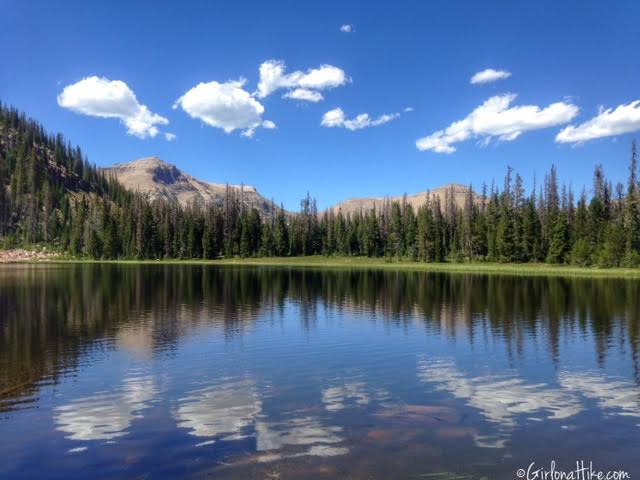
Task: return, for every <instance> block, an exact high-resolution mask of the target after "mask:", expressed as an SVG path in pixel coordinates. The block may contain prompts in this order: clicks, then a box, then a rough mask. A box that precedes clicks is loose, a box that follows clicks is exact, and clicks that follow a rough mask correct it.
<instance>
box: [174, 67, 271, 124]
mask: <svg viewBox="0 0 640 480" xmlns="http://www.w3.org/2000/svg"><path fill="white" fill-rule="evenodd" d="M245 83H246V80H245V79H240V80H231V81H228V82H224V83H219V82H216V81H212V82H208V83H199V84H198V85H196V86H195V87H193V88H192V89H191V90H189V91H188V92H187V93H185V94H184V95H182V96H181V97H180V98H179V99H178V100H177V101H176V103H175V104H174V105H173V108H174V109H175V108H178V107H181V108H182V109H183V110H184V111H185V112H186V113H187V114H188V115H190V116H191V117H192V118H197V119H199V120H202V121H203V122H204V123H206V124H207V125H210V126H212V127H215V128H221V129H222V130H224V131H225V132H226V133H231V132H233V131H234V130H242V131H243V135H244V136H246V137H252V136H253V134H254V132H255V129H256V128H258V127H261V126H262V127H265V128H275V123H273V122H272V121H270V120H262V114H263V113H264V106H263V105H262V104H261V103H260V102H258V101H257V100H256V99H255V98H253V97H252V96H251V94H250V93H249V92H247V91H246V90H245V89H244V88H243V87H244V85H245Z"/></svg>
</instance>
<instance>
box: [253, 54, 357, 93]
mask: <svg viewBox="0 0 640 480" xmlns="http://www.w3.org/2000/svg"><path fill="white" fill-rule="evenodd" d="M286 69H287V67H286V65H285V63H284V62H283V61H281V60H267V61H266V62H263V63H262V64H261V65H260V82H259V83H258V90H257V92H256V95H257V96H258V98H265V97H267V96H269V95H271V94H272V93H273V92H275V91H276V90H279V89H281V88H286V89H289V90H291V92H290V93H291V94H292V95H293V92H294V91H295V90H296V89H304V90H308V91H311V92H316V93H317V92H318V90H327V89H330V88H335V87H339V86H341V85H344V84H345V83H347V82H348V81H349V79H348V78H347V75H346V74H345V72H344V70H342V69H341V68H338V67H334V66H333V65H321V66H320V67H318V68H312V69H310V70H307V71H306V72H303V71H301V70H296V71H295V72H291V73H286ZM297 95H299V96H298V97H297V99H299V100H306V98H302V96H304V95H305V94H303V93H298V94H297ZM306 96H307V97H309V98H311V97H310V96H309V94H308V93H306ZM287 98H296V97H293V96H289V97H287ZM313 98H314V99H315V98H318V97H317V96H313ZM312 101H317V100H312Z"/></svg>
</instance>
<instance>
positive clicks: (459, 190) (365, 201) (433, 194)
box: [331, 183, 478, 215]
mask: <svg viewBox="0 0 640 480" xmlns="http://www.w3.org/2000/svg"><path fill="white" fill-rule="evenodd" d="M468 193H469V187H467V186H464V185H460V184H457V183H452V184H449V185H443V186H441V187H437V188H434V189H432V190H426V191H424V192H420V193H414V194H411V195H407V196H406V202H407V203H408V204H409V205H411V206H412V207H413V209H414V210H415V211H417V210H418V208H419V207H421V206H422V205H424V204H425V203H426V202H427V200H428V199H430V200H431V201H434V200H435V199H436V198H438V199H439V200H440V205H441V206H442V208H443V210H444V209H445V208H446V206H447V204H448V201H449V200H448V199H449V198H451V199H452V200H453V203H454V204H455V205H456V206H458V207H459V208H462V207H463V206H464V204H465V201H466V197H467V195H468ZM472 194H473V198H474V201H475V202H477V201H478V196H477V195H476V194H475V193H472ZM402 199H403V195H399V196H388V197H370V198H350V199H348V200H345V201H343V202H340V203H338V204H336V205H334V206H333V207H331V210H333V212H334V213H337V212H338V211H341V212H342V214H343V215H349V214H354V213H356V212H366V211H369V210H371V209H372V208H373V207H374V206H375V208H376V210H378V211H380V210H381V209H382V207H383V206H384V203H385V202H386V201H389V202H395V201H398V202H402Z"/></svg>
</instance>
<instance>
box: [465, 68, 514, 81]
mask: <svg viewBox="0 0 640 480" xmlns="http://www.w3.org/2000/svg"><path fill="white" fill-rule="evenodd" d="M510 76H511V72H508V71H506V70H494V69H493V68H487V69H486V70H482V71H481V72H478V73H476V74H475V75H474V76H473V77H471V81H470V83H471V84H472V85H476V84H478V83H489V82H495V81H498V80H504V79H505V78H509V77H510Z"/></svg>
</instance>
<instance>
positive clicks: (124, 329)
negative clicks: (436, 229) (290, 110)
mask: <svg viewBox="0 0 640 480" xmlns="http://www.w3.org/2000/svg"><path fill="white" fill-rule="evenodd" d="M639 341H640V283H639V282H638V281H633V280H610V279H607V280H602V279H601V280H592V279H570V278H546V277H533V278H525V277H508V276H482V275H461V274H434V273H421V272H391V271H345V270H335V271H334V270H325V271H320V270H311V269H308V270H304V269H276V268H252V267H216V266H180V265H167V266H154V265H144V266H140V265H138V266H136V265H120V266H118V265H76V266H73V265H62V266H54V265H48V266H47V265H42V266H39V265H36V266H27V265H16V266H4V267H2V268H0V459H1V460H0V477H1V478H7V479H19V478H59V479H65V480H67V479H75V478H162V479H166V478H201V477H206V478H221V479H227V478H233V479H252V478H256V479H294V478H295V479H299V478H301V479H310V478H314V479H315V478H318V479H321V478H322V479H325V478H326V479H338V478H340V479H342V478H350V479H394V478H416V479H419V478H427V479H435V480H438V479H454V478H456V479H465V478H483V477H485V478H488V479H494V478H505V479H508V478H516V470H517V469H518V468H526V467H527V466H528V465H529V464H530V463H531V462H532V461H534V462H536V465H539V466H541V467H545V466H546V467H547V468H548V466H549V463H550V462H551V461H552V460H555V461H556V462H557V463H558V464H559V465H560V466H561V467H566V468H564V469H565V470H569V469H570V468H573V467H574V464H575V461H576V460H580V459H582V460H585V461H593V463H594V467H597V469H599V470H620V469H624V470H626V471H628V472H629V473H630V475H631V478H634V477H637V476H638V475H640V454H639V452H640V386H639V381H640V369H639V367H640V349H639V347H640V345H639Z"/></svg>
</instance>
